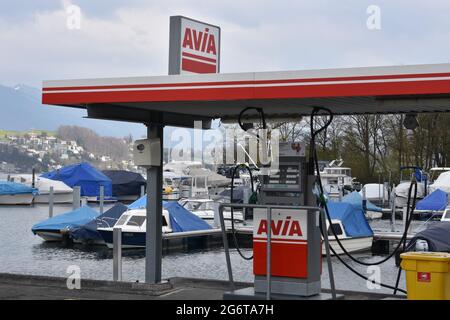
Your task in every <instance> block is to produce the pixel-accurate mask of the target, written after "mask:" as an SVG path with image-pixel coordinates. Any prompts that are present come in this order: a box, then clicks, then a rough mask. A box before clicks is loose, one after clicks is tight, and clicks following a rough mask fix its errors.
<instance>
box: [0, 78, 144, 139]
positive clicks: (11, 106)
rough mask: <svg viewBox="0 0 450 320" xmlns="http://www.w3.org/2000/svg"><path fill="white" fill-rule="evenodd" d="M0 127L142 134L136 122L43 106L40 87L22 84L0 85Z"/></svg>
mask: <svg viewBox="0 0 450 320" xmlns="http://www.w3.org/2000/svg"><path fill="white" fill-rule="evenodd" d="M0 110H1V117H0V128H1V129H3V130H14V131H28V130H31V129H36V128H39V129H42V130H50V131H55V130H56V129H57V128H58V127H59V126H61V125H77V126H83V127H87V128H90V129H92V130H94V131H95V132H96V133H98V134H100V135H104V136H113V137H123V136H126V135H128V134H131V135H133V137H136V138H140V137H141V136H142V135H144V134H145V133H146V130H145V127H144V126H143V125H140V124H134V123H125V122H123V123H122V122H112V121H103V120H93V119H85V118H83V117H86V111H84V110H78V109H73V108H60V107H56V106H48V105H43V104H42V103H41V92H40V89H37V88H33V87H29V86H26V85H17V86H15V87H13V88H12V87H6V86H2V85H0Z"/></svg>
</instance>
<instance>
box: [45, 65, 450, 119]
mask: <svg viewBox="0 0 450 320" xmlns="http://www.w3.org/2000/svg"><path fill="white" fill-rule="evenodd" d="M42 91H43V93H42V100H43V103H45V104H51V105H63V106H69V107H76V108H84V109H87V112H88V117H91V118H100V119H112V120H121V121H134V122H160V123H163V124H167V125H178V126H192V125H193V123H192V122H193V120H208V119H213V118H222V119H227V118H231V119H235V118H236V117H237V116H238V114H239V112H240V111H241V110H242V109H243V108H245V107H249V106H254V107H261V108H263V109H264V112H265V114H266V117H267V118H270V117H273V118H275V117H282V118H284V117H286V118H292V116H299V115H307V114H310V113H311V109H312V108H313V107H315V106H322V107H326V108H329V109H330V110H332V111H333V112H334V113H335V114H365V113H401V112H436V111H437V112H441V111H449V110H450V99H449V97H450V64H430V65H412V66H391V67H368V68H345V69H323V70H304V71H281V72H250V73H228V74H202V75H170V76H157V77H130V78H101V79H82V80H59V81H44V83H43V90H42ZM130 110H133V112H130ZM161 112H162V113H161ZM180 115H183V116H184V117H180ZM203 125H204V127H205V126H206V127H207V126H208V122H207V123H206V124H203Z"/></svg>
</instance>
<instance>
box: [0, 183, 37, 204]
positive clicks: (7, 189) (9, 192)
mask: <svg viewBox="0 0 450 320" xmlns="http://www.w3.org/2000/svg"><path fill="white" fill-rule="evenodd" d="M37 194H38V190H37V189H36V188H32V187H30V186H27V185H25V184H22V183H17V182H11V181H0V204H2V205H20V204H28V205H29V204H31V203H32V202H33V198H34V196H35V195H37Z"/></svg>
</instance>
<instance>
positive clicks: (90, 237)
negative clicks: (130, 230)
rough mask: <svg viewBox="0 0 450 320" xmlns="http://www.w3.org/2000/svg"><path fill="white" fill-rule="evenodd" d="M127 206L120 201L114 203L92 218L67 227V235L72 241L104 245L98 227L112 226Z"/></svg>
mask: <svg viewBox="0 0 450 320" xmlns="http://www.w3.org/2000/svg"><path fill="white" fill-rule="evenodd" d="M127 210H128V207H127V206H126V205H124V204H122V203H120V202H119V203H116V204H115V205H114V206H113V207H112V208H110V209H108V210H106V211H105V212H104V213H102V214H101V215H99V216H98V217H97V218H95V219H94V220H91V221H89V222H88V223H86V224H84V225H81V226H73V227H71V228H70V229H69V237H70V239H72V241H73V242H74V243H81V244H87V245H104V244H105V241H104V240H103V238H102V236H101V234H100V232H98V230H97V229H98V228H112V227H114V225H115V224H116V222H117V220H119V218H120V217H121V216H122V214H123V213H124V212H125V211H127Z"/></svg>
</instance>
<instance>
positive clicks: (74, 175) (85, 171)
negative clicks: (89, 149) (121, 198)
mask: <svg viewBox="0 0 450 320" xmlns="http://www.w3.org/2000/svg"><path fill="white" fill-rule="evenodd" d="M41 177H44V178H48V179H52V180H58V181H63V182H64V183H65V184H67V185H68V186H69V187H72V188H73V187H74V186H79V187H80V188H81V196H87V197H94V196H95V197H98V196H99V195H100V186H104V187H105V197H112V182H111V179H110V178H108V177H107V176H105V175H104V174H103V173H101V172H100V171H98V170H97V169H95V168H94V167H93V166H91V165H90V164H89V163H87V162H82V163H78V164H72V165H70V166H66V167H63V168H61V169H58V170H55V171H52V172H47V173H44V174H42V175H41Z"/></svg>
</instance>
